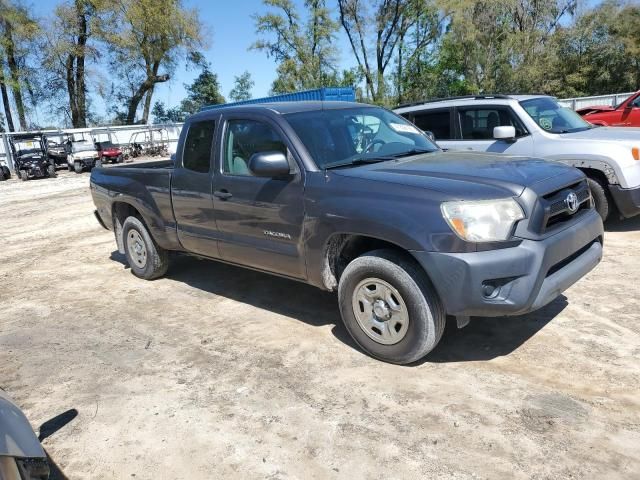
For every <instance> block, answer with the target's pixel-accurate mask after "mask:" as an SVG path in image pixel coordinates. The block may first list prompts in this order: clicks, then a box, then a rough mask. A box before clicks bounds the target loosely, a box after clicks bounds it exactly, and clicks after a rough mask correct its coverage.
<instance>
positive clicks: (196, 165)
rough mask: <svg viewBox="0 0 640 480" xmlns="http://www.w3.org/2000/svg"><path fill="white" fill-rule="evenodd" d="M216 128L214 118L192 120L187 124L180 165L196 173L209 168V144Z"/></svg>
mask: <svg viewBox="0 0 640 480" xmlns="http://www.w3.org/2000/svg"><path fill="white" fill-rule="evenodd" d="M215 130H216V122H215V121H214V120H203V121H199V122H193V123H191V124H190V125H189V131H188V132H187V138H186V140H185V142H184V149H183V152H182V166H183V167H184V168H186V169H187V170H191V171H193V172H198V173H209V171H210V170H211V146H212V144H213V136H214V133H215Z"/></svg>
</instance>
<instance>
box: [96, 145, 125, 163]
mask: <svg viewBox="0 0 640 480" xmlns="http://www.w3.org/2000/svg"><path fill="white" fill-rule="evenodd" d="M96 149H97V150H98V154H99V155H100V159H101V160H102V163H122V162H124V155H123V153H122V150H121V149H120V147H118V146H116V145H114V144H113V143H111V142H108V141H105V142H96Z"/></svg>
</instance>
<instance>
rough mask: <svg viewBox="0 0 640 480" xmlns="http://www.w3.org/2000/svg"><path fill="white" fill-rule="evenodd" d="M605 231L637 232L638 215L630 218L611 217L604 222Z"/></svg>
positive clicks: (639, 223) (638, 225)
mask: <svg viewBox="0 0 640 480" xmlns="http://www.w3.org/2000/svg"><path fill="white" fill-rule="evenodd" d="M604 231H605V232H637V231H640V215H639V216H637V217H632V218H625V219H623V220H620V219H617V218H616V219H612V220H608V221H607V222H606V223H605V224H604Z"/></svg>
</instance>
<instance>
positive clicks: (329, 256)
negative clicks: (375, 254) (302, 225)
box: [322, 233, 429, 291]
mask: <svg viewBox="0 0 640 480" xmlns="http://www.w3.org/2000/svg"><path fill="white" fill-rule="evenodd" d="M381 249H385V250H393V251H395V252H397V253H398V254H400V255H402V256H404V257H405V258H407V259H410V260H411V261H413V262H415V263H416V265H417V266H418V268H420V269H421V270H423V271H424V273H425V274H426V275H427V277H429V273H428V272H427V271H425V270H424V268H423V267H422V265H421V264H420V262H418V260H417V259H416V258H415V257H414V255H413V254H412V253H411V250H409V249H408V248H406V247H403V246H401V245H399V244H397V243H394V242H391V241H389V240H385V239H382V238H379V237H375V236H372V235H365V234H354V233H334V234H332V235H331V236H330V237H329V238H328V239H327V240H326V242H325V244H324V248H323V253H322V282H323V285H324V287H325V288H326V289H327V290H330V291H334V290H336V288H337V286H338V282H339V281H340V276H341V275H342V272H343V271H344V269H345V268H346V266H347V265H348V264H349V262H351V261H352V260H354V259H355V258H357V257H359V256H360V255H362V254H364V253H366V252H371V251H373V250H381Z"/></svg>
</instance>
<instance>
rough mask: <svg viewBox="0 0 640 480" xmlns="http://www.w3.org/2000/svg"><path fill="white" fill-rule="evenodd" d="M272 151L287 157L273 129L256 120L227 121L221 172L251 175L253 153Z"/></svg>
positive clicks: (284, 146) (280, 139) (285, 149)
mask: <svg viewBox="0 0 640 480" xmlns="http://www.w3.org/2000/svg"><path fill="white" fill-rule="evenodd" d="M273 151H276V152H282V153H283V154H285V155H287V147H286V145H285V143H284V141H283V140H282V137H281V136H280V134H279V133H278V132H277V131H276V130H275V129H274V128H273V127H271V126H270V125H268V124H266V123H264V122H260V121H257V120H229V121H228V122H227V132H226V136H225V142H224V159H223V162H222V171H223V172H224V173H227V174H229V175H251V172H250V171H249V159H250V158H251V156H252V155H253V154H254V153H260V152H273Z"/></svg>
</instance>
